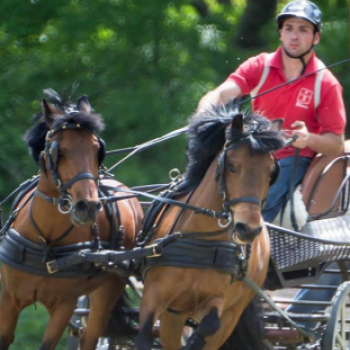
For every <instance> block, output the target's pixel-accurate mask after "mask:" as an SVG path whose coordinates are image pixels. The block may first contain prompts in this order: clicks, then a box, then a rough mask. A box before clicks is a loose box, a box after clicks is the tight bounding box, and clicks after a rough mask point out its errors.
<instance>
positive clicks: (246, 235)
mask: <svg viewBox="0 0 350 350" xmlns="http://www.w3.org/2000/svg"><path fill="white" fill-rule="evenodd" d="M261 230H262V227H261V226H259V227H257V228H255V229H252V228H251V227H250V226H249V225H247V224H245V223H243V222H237V223H236V224H235V232H236V234H237V236H238V238H239V239H240V240H241V241H244V242H252V241H253V240H254V238H255V237H257V236H258V235H259V234H260V232H261Z"/></svg>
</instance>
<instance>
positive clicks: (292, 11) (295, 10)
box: [276, 0, 322, 74]
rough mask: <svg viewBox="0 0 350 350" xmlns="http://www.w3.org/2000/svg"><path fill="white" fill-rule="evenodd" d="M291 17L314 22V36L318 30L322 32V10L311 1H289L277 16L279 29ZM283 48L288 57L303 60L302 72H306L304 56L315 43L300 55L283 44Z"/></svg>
mask: <svg viewBox="0 0 350 350" xmlns="http://www.w3.org/2000/svg"><path fill="white" fill-rule="evenodd" d="M291 17H297V18H301V19H304V20H306V21H309V22H310V23H312V24H313V25H314V28H315V30H314V36H315V33H316V32H321V30H322V12H321V11H320V9H319V8H318V7H317V6H316V5H315V4H314V3H312V2H310V1H306V0H294V1H291V2H289V3H288V4H287V5H286V6H285V7H284V8H283V10H282V12H281V13H280V14H279V15H278V16H277V17H276V20H277V25H278V29H282V25H283V21H284V20H286V19H287V18H291ZM282 48H283V50H284V52H285V53H286V54H287V56H288V57H290V58H294V59H299V60H300V61H301V63H302V64H303V69H302V71H301V74H304V73H305V70H306V63H305V60H304V57H305V55H307V54H308V53H309V52H310V51H311V50H312V49H313V48H314V45H313V44H312V45H311V46H310V48H309V49H307V50H306V51H305V52H303V53H302V54H301V55H299V56H292V55H291V54H290V53H289V52H288V51H287V50H286V49H285V47H284V46H283V45H282Z"/></svg>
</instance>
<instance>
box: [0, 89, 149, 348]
mask: <svg viewBox="0 0 350 350" xmlns="http://www.w3.org/2000/svg"><path fill="white" fill-rule="evenodd" d="M47 94H49V96H50V97H51V101H52V102H46V100H44V101H43V113H41V114H40V117H41V120H40V122H39V123H37V124H36V125H35V126H34V127H33V128H31V129H30V130H29V131H28V132H27V134H26V136H25V140H26V142H27V144H28V146H29V148H30V151H31V153H32V155H33V157H34V158H35V160H36V161H37V162H38V163H39V164H40V166H41V168H42V171H41V174H40V175H39V176H38V178H37V181H34V182H33V183H32V185H31V186H29V189H28V190H27V191H24V193H22V195H21V196H20V198H18V199H17V202H16V203H15V205H14V210H15V211H14V212H15V213H17V214H16V215H12V216H11V219H10V220H9V221H8V223H7V225H6V232H4V230H3V231H2V233H3V236H2V240H1V245H0V260H1V261H2V262H3V264H2V267H1V284H2V285H1V294H0V349H1V350H5V349H8V348H9V346H10V344H11V343H12V342H13V340H14V334H15V329H16V324H17V320H18V317H19V314H20V312H21V310H23V309H24V308H25V307H27V306H29V305H31V304H34V303H36V302H40V303H42V304H43V305H44V306H45V307H46V309H47V311H48V313H49V316H50V319H49V322H48V324H47V328H46V331H45V335H44V338H43V341H42V344H41V346H40V349H41V350H44V349H45V350H49V349H54V348H55V346H56V345H57V343H58V341H59V339H60V338H61V336H62V333H63V331H64V330H65V328H66V327H67V325H68V323H69V320H70V318H71V316H72V313H73V311H74V309H75V307H76V305H77V299H78V297H79V296H81V295H86V294H90V314H89V318H88V324H87V327H86V329H85V331H84V333H83V335H82V337H81V349H82V350H93V349H95V347H96V344H97V341H98V338H99V336H101V334H102V332H103V331H104V329H105V328H106V325H107V323H108V319H109V315H110V313H111V310H112V309H113V307H114V306H115V304H116V302H117V300H118V298H119V296H120V295H121V294H122V293H123V291H124V287H125V280H124V279H123V278H121V277H119V276H118V275H117V274H113V273H106V272H103V271H101V269H100V268H98V266H95V265H93V264H80V265H78V266H77V267H76V268H75V270H74V269H73V270H71V269H67V268H66V269H65V268H64V266H57V264H56V265H55V262H56V261H55V258H56V257H60V258H62V257H65V256H68V257H69V254H70V253H71V252H77V251H80V250H81V249H90V250H89V251H94V250H99V249H101V248H103V247H106V248H107V247H108V248H109V249H113V248H118V247H120V245H122V246H123V247H125V248H126V249H132V248H133V246H134V243H135V233H136V232H138V231H139V229H140V228H141V222H142V217H143V213H142V208H141V206H140V204H139V202H138V201H137V200H136V199H123V200H120V201H118V202H117V204H116V205H114V206H112V207H109V206H107V205H102V204H101V203H100V201H99V194H100V193H101V191H103V184H104V183H105V182H107V184H108V185H109V186H117V185H121V184H120V183H119V182H117V181H114V180H112V179H105V180H104V179H101V177H104V178H105V177H106V176H102V174H103V169H102V168H101V163H102V161H103V157H104V154H105V147H104V143H103V141H102V140H101V139H100V138H99V137H98V136H97V134H96V132H98V131H100V130H101V129H102V128H103V121H102V119H101V116H100V115H98V114H94V113H92V112H91V107H90V104H89V102H88V100H87V98H86V97H85V96H83V97H81V98H80V99H79V100H78V102H77V104H76V105H74V104H64V103H63V102H61V100H60V97H59V96H58V95H57V94H55V93H54V92H53V91H52V90H48V91H47ZM53 101H55V103H53ZM101 195H103V193H102V194H101ZM115 195H116V196H118V195H119V194H118V193H116V194H115Z"/></svg>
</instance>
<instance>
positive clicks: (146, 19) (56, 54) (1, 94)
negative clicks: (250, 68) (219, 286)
mask: <svg viewBox="0 0 350 350" xmlns="http://www.w3.org/2000/svg"><path fill="white" fill-rule="evenodd" d="M287 2H288V1H285V0H283V1H278V0H172V1H168V0H152V1H140V0H139V1H136V0H55V1H47V0H46V1H45V0H1V2H0V145H1V147H0V200H2V199H3V198H5V197H6V196H7V195H8V194H9V193H10V192H11V191H12V190H14V189H15V188H16V187H17V186H18V185H19V184H20V183H21V182H23V181H24V180H26V179H27V178H28V177H31V176H32V175H35V174H36V173H37V172H38V166H37V165H36V164H35V163H34V162H33V160H32V159H31V158H30V156H29V154H28V150H27V148H26V145H25V144H24V142H23V141H22V136H23V134H24V133H25V132H26V130H27V129H28V128H29V127H30V126H31V125H32V123H31V117H32V116H33V115H34V114H36V113H38V112H39V111H40V110H41V100H42V98H43V94H42V90H43V89H45V88H49V87H50V88H53V89H54V90H56V91H57V92H59V93H60V94H61V95H62V96H64V97H65V98H69V97H71V99H72V101H73V102H75V101H76V100H77V99H78V97H79V96H81V95H83V94H86V95H87V96H88V98H89V100H90V103H91V105H92V107H93V108H94V109H95V111H96V112H98V113H100V114H102V115H103V117H104V120H105V123H106V130H105V131H104V132H103V133H101V135H100V136H101V137H102V138H103V139H104V140H105V141H106V143H107V150H113V149H118V148H123V147H130V146H134V145H137V144H140V143H143V142H145V141H148V140H151V139H153V138H156V137H159V136H161V135H164V134H166V133H168V132H170V131H173V130H175V129H178V128H181V127H183V126H185V125H186V124H187V119H188V118H189V117H190V116H191V114H192V113H193V112H194V110H195V108H196V106H197V103H198V101H199V99H200V97H201V96H202V95H203V94H205V93H206V92H207V91H208V90H210V89H212V88H214V87H215V86H217V85H218V84H220V83H221V82H223V81H224V80H225V79H226V77H227V76H228V74H229V73H230V72H232V71H233V70H235V69H236V68H237V66H238V65H239V64H240V63H241V62H243V61H244V60H245V59H246V58H247V57H249V56H252V55H256V54H258V53H260V52H262V51H266V52H269V51H274V50H275V49H276V47H277V46H278V44H279V40H278V32H277V29H276V24H275V16H276V14H277V13H278V12H279V11H280V10H281V9H282V7H283V6H284V5H285V4H286V3H287ZM315 3H316V4H317V5H318V6H319V7H320V8H321V10H322V11H323V21H324V27H323V33H322V40H321V45H319V46H317V47H316V52H317V54H318V56H319V58H321V59H322V60H323V62H324V63H325V64H326V65H330V64H334V63H336V62H339V61H341V60H344V59H347V58H349V57H350V44H349V40H350V39H349V17H350V6H349V0H315ZM349 68H350V63H349V62H347V63H345V64H341V65H337V66H335V67H334V68H331V70H332V72H333V73H334V75H335V76H336V77H337V78H338V79H339V80H340V82H341V84H342V86H343V92H344V100H345V104H346V109H347V113H348V114H349V113H350V70H349ZM75 85H78V88H77V89H76V91H75V92H74V93H73V90H74V89H73V86H75ZM244 108H249V105H248V106H244ZM347 136H348V137H349V136H350V125H348V129H347ZM185 145H186V137H185V136H180V137H177V138H176V139H173V140H169V141H166V142H165V143H162V144H160V145H157V146H154V147H152V148H150V149H148V150H145V151H144V152H142V153H140V154H139V155H136V156H135V157H132V158H131V159H128V160H127V161H126V162H125V163H123V164H121V165H120V166H118V167H117V168H116V169H115V170H114V171H113V173H114V175H115V176H116V178H117V179H118V180H120V181H122V182H124V183H126V184H127V185H129V186H134V185H142V184H151V183H164V182H169V178H168V172H169V170H170V169H172V168H174V167H177V168H179V169H180V171H181V172H182V171H184V170H185V166H186V157H185ZM121 158H122V156H121V155H118V156H108V157H107V159H106V161H105V165H106V166H107V167H110V166H112V165H113V164H114V163H116V162H117V161H118V160H120V159H121ZM5 219H6V217H4V218H3V220H5ZM44 314H45V313H44V311H43V310H42V309H41V307H40V306H38V307H37V309H36V308H35V307H34V306H33V307H31V308H30V309H29V310H27V311H26V312H25V313H24V317H23V318H22V321H21V323H20V326H19V329H18V335H17V340H16V342H15V344H14V345H13V347H12V349H18V350H19V349H21V350H26V349H34V348H36V347H37V346H38V344H39V342H40V337H41V335H42V334H43V331H44V326H45V322H46V318H45V317H46V316H45V315H44ZM0 322H4V320H0ZM61 343H62V344H61V345H60V346H61V347H60V349H64V340H63V341H62V342H61Z"/></svg>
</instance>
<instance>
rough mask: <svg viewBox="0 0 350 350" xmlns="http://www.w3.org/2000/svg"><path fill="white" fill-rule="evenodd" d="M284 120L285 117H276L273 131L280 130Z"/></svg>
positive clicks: (272, 125) (272, 123) (272, 127)
mask: <svg viewBox="0 0 350 350" xmlns="http://www.w3.org/2000/svg"><path fill="white" fill-rule="evenodd" d="M283 122H284V120H283V119H275V120H273V121H272V122H271V128H270V129H271V130H272V131H280V130H281V128H282V124H283Z"/></svg>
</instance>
